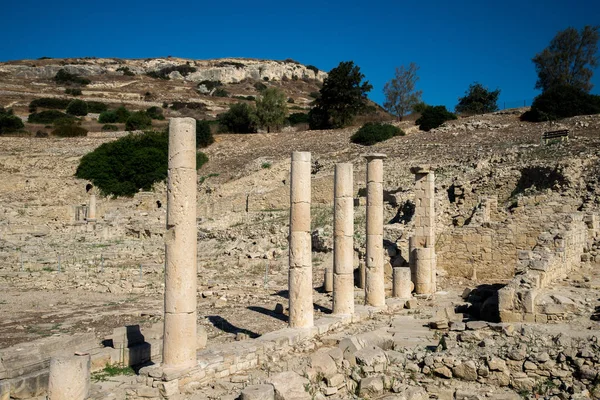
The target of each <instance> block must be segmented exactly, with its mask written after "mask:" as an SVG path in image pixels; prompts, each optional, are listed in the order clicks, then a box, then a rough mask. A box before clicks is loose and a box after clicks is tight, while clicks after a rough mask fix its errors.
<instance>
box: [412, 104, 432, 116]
mask: <svg viewBox="0 0 600 400" xmlns="http://www.w3.org/2000/svg"><path fill="white" fill-rule="evenodd" d="M427 107H429V106H428V105H427V104H425V102H424V101H420V102H418V103H417V104H415V105H414V106H413V107H412V112H414V113H416V114H423V112H424V111H425V110H427Z"/></svg>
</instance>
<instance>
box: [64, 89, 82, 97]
mask: <svg viewBox="0 0 600 400" xmlns="http://www.w3.org/2000/svg"><path fill="white" fill-rule="evenodd" d="M65 94H70V95H71V96H81V95H82V94H83V92H82V91H81V89H79V88H66V89H65Z"/></svg>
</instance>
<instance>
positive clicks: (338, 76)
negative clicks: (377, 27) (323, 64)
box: [309, 61, 373, 129]
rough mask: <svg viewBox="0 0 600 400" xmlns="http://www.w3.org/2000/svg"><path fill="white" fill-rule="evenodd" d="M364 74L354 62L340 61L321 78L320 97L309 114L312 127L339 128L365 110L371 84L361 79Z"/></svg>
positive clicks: (349, 122)
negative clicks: (323, 78) (322, 79)
mask: <svg viewBox="0 0 600 400" xmlns="http://www.w3.org/2000/svg"><path fill="white" fill-rule="evenodd" d="M364 77H365V76H364V75H363V74H362V73H361V72H360V68H359V67H358V66H357V65H354V62H353V61H342V62H340V64H339V65H338V66H337V67H335V68H334V69H332V70H331V71H330V72H329V75H328V76H327V78H325V80H324V81H323V87H322V88H321V91H320V93H321V96H320V97H319V98H318V99H316V100H315V107H314V108H313V109H312V110H311V112H310V113H309V118H310V120H309V125H310V128H311V129H327V128H330V127H333V128H342V127H344V126H347V125H349V124H351V123H352V120H353V119H354V117H355V116H356V115H357V114H358V113H359V112H361V111H363V110H365V108H366V105H367V92H369V91H370V90H371V89H372V88H373V86H371V85H370V84H369V82H368V81H365V82H362V80H363V79H364Z"/></svg>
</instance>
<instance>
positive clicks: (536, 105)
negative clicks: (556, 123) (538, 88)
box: [521, 85, 600, 122]
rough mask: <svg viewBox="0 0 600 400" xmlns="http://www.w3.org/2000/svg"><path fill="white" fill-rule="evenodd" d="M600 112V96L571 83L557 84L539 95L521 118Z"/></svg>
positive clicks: (543, 119)
mask: <svg viewBox="0 0 600 400" xmlns="http://www.w3.org/2000/svg"><path fill="white" fill-rule="evenodd" d="M590 114H600V96H598V95H594V94H589V93H586V92H584V91H583V90H581V89H578V88H576V87H573V86H569V85H555V86H552V87H551V88H549V89H548V90H546V91H545V92H544V93H542V94H540V95H539V96H537V97H536V98H535V99H534V100H533V103H532V104H531V110H529V111H527V112H525V113H524V114H523V115H521V120H523V121H531V122H540V121H553V120H557V119H561V118H569V117H574V116H576V115H590Z"/></svg>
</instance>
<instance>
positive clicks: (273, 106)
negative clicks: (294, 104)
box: [256, 87, 287, 132]
mask: <svg viewBox="0 0 600 400" xmlns="http://www.w3.org/2000/svg"><path fill="white" fill-rule="evenodd" d="M286 101H287V98H286V96H285V93H283V91H282V90H281V89H278V88H275V87H271V88H268V89H265V90H264V91H263V92H262V93H261V96H260V97H258V98H257V99H256V117H257V119H258V124H259V125H260V126H261V127H263V128H265V127H266V128H267V132H271V128H274V129H279V128H280V127H281V126H282V125H283V123H284V122H285V116H286V115H287V104H286Z"/></svg>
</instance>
